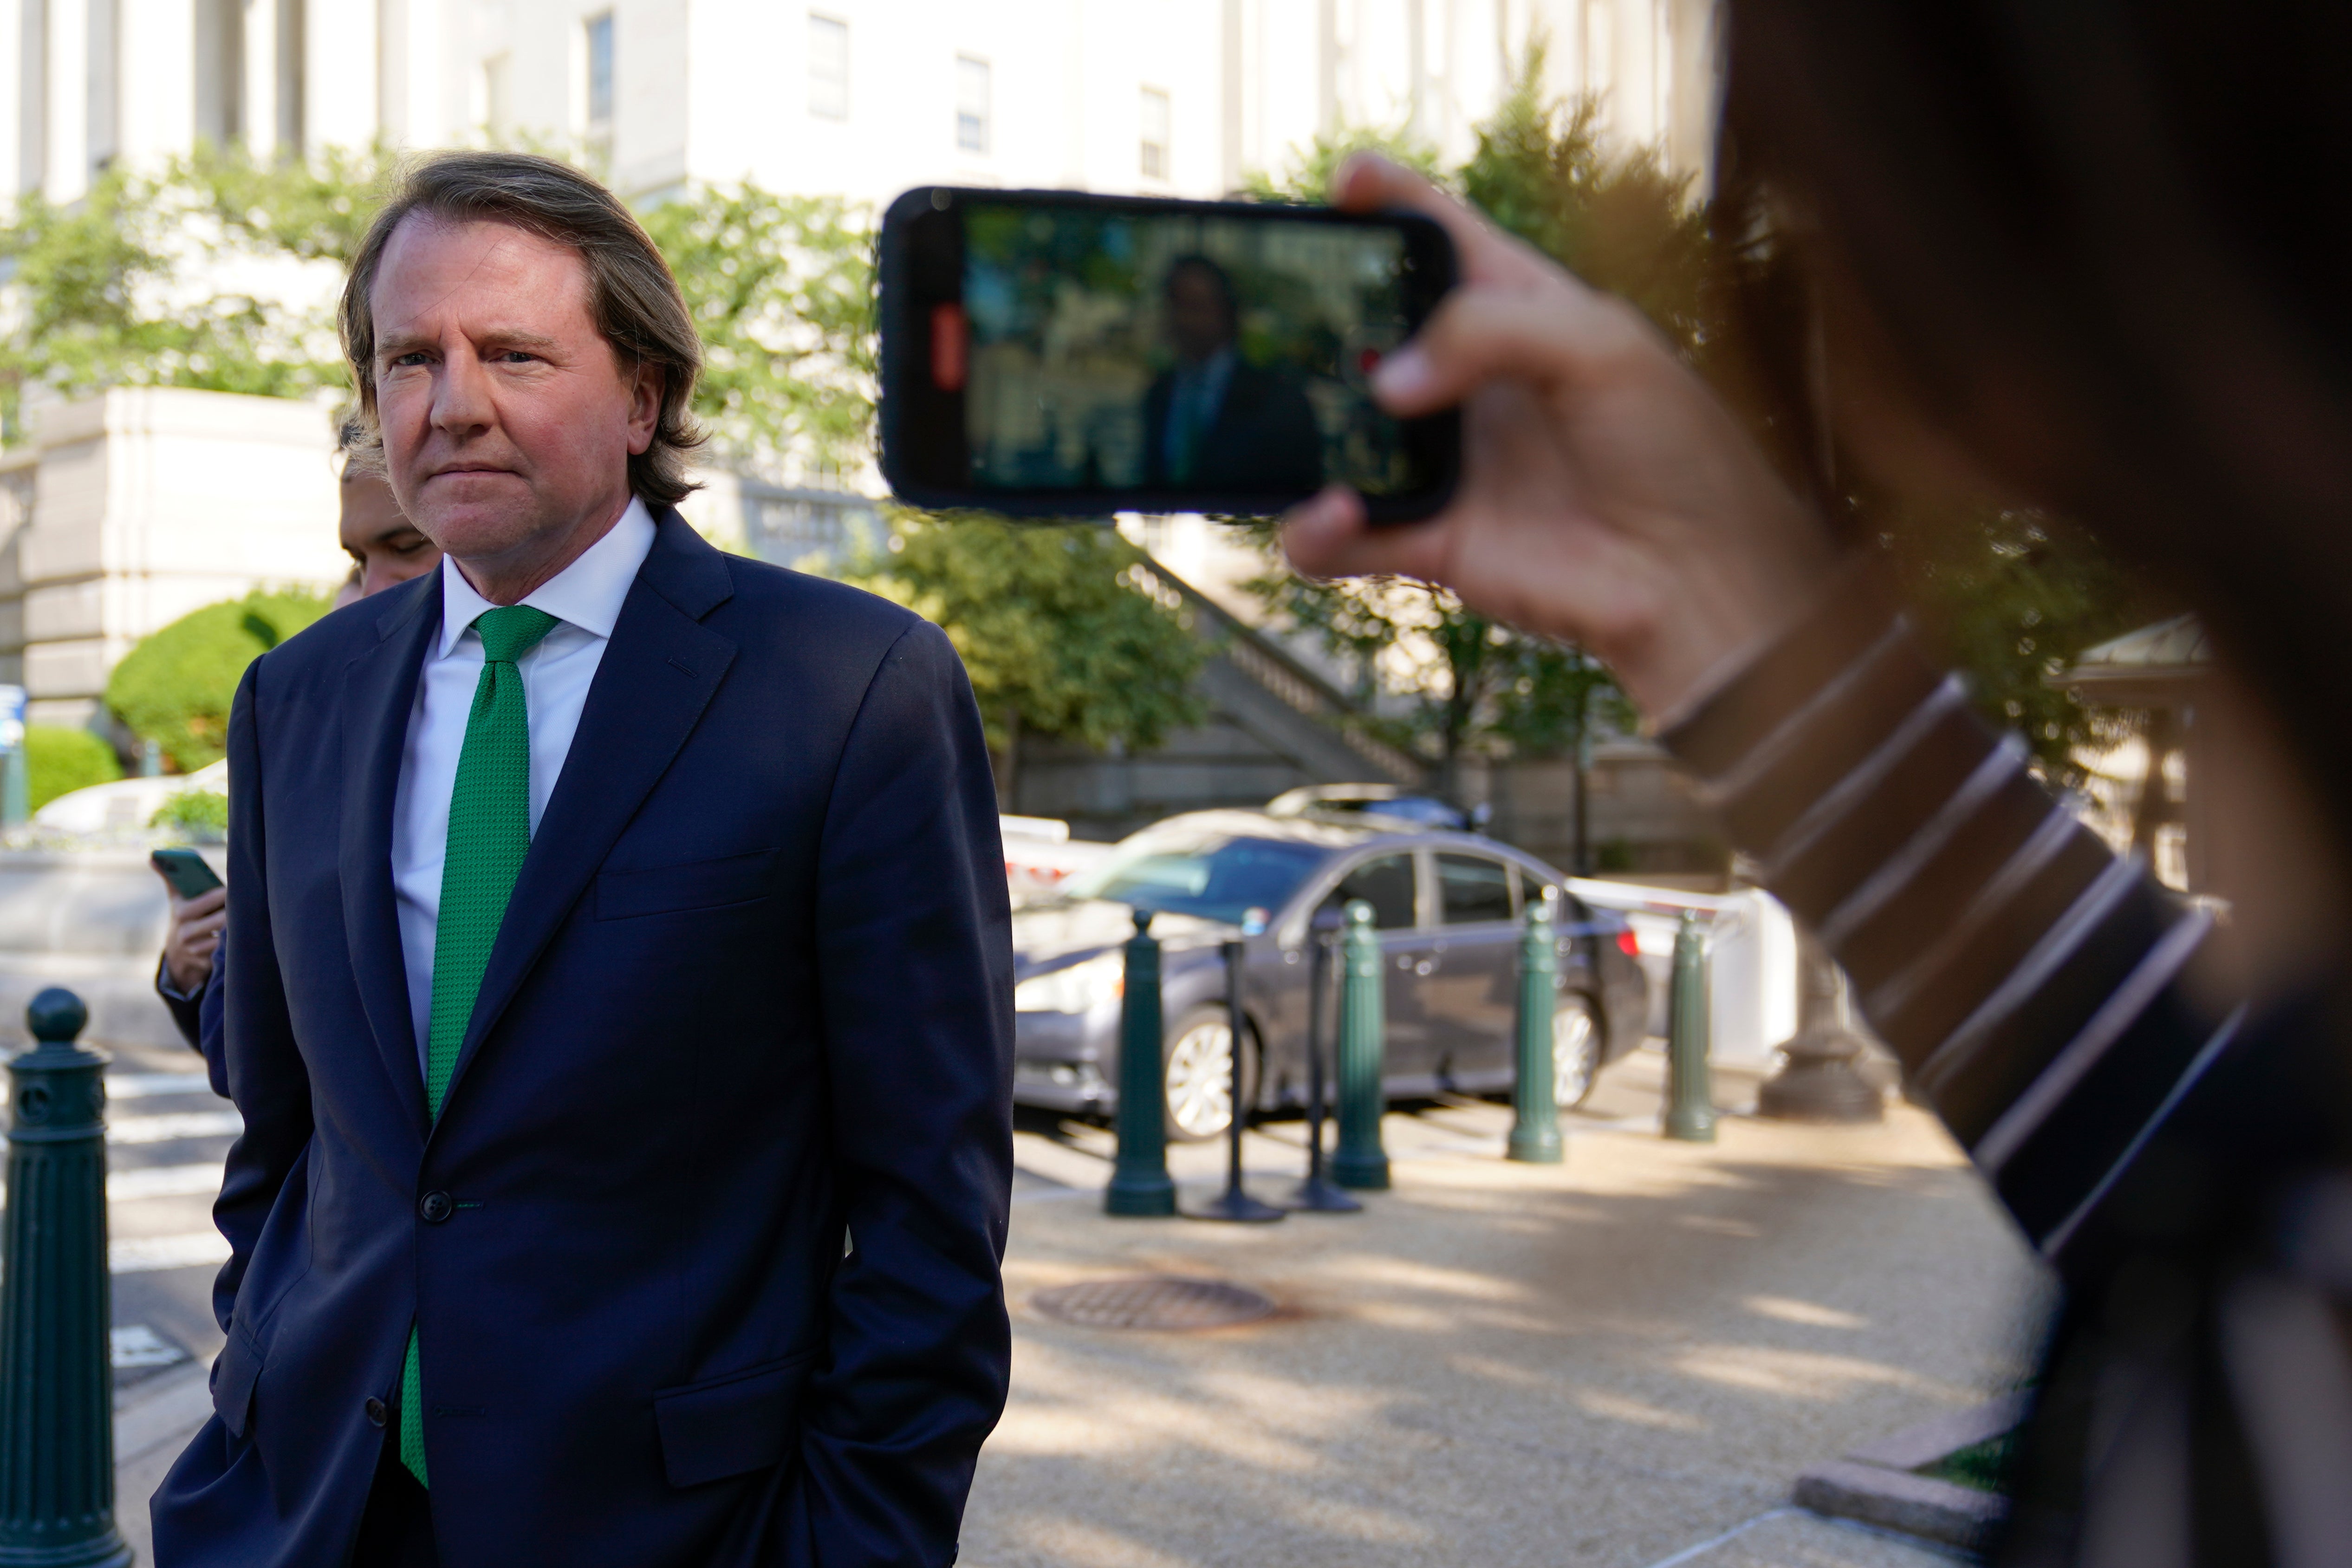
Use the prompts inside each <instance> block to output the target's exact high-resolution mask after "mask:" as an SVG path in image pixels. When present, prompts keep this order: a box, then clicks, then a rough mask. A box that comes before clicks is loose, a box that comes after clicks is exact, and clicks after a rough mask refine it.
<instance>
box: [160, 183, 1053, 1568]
mask: <svg viewBox="0 0 2352 1568" xmlns="http://www.w3.org/2000/svg"><path fill="white" fill-rule="evenodd" d="M340 320H341V329H342V339H343V345H344V350H345V353H346V357H347V359H348V361H349V363H350V365H351V369H352V375H353V377H354V380H355V382H356V384H357V385H358V388H359V391H360V400H361V405H362V413H363V416H364V417H366V418H367V419H368V420H369V422H370V423H371V425H372V426H373V430H374V432H375V433H376V434H377V436H378V437H379V438H380V441H381V453H382V456H381V462H382V465H383V469H384V471H385V473H386V475H387V477H388V478H389V479H390V481H391V484H392V489H393V492H394V495H395V496H397V497H398V499H399V501H400V510H401V511H402V513H403V514H404V515H405V516H406V517H407V518H408V519H409V520H410V521H412V522H414V523H415V525H416V528H417V530H418V531H420V532H421V533H423V534H424V535H425V537H427V538H429V539H431V540H433V541H434V542H436V544H438V545H439V546H440V547H441V549H442V550H443V551H444V552H446V553H445V555H444V557H443V560H442V562H441V564H440V567H439V569H438V570H436V572H434V573H432V574H429V575H427V576H425V577H422V578H419V579H417V580H415V581H413V582H410V583H407V584H403V585H401V586H399V587H396V588H394V589H391V590H389V591H387V592H385V593H383V594H381V595H377V596H376V597H374V598H373V599H370V600H367V601H366V602H364V603H362V604H360V605H353V606H352V608H350V609H348V610H346V611H343V612H341V613H340V614H337V615H333V616H327V617H326V618H324V619H323V620H321V621H320V622H318V623H317V624H316V625H314V626H310V627H309V628H308V629H306V630H304V631H303V632H301V633H300V634H299V635H298V636H296V637H289V638H288V639H287V640H286V641H285V642H284V643H282V644H280V645H279V646H278V647H275V648H273V649H271V650H270V651H269V652H268V653H266V654H264V655H262V656H261V658H258V659H257V660H256V661H255V662H254V663H253V664H252V665H251V666H250V667H249V668H247V671H246V675H245V679H244V683H243V685H242V687H241V688H240V689H239V691H238V693H237V698H236V706H235V708H234V710H233V712H232V715H231V719H230V723H229V747H228V754H229V769H230V777H231V787H230V790H229V808H230V831H229V837H228V856H229V881H230V885H231V886H232V887H233V888H234V889H235V890H236V898H235V899H234V900H231V902H230V905H229V938H228V941H227V943H226V949H225V954H226V963H225V966H224V967H225V974H224V977H223V984H224V986H225V987H226V1015H225V1027H224V1032H223V1041H224V1047H225V1050H226V1061H227V1065H228V1078H229V1086H230V1089H231V1091H232V1094H233V1097H234V1099H235V1100H236V1106H237V1109H238V1110H239V1111H240V1112H242V1113H243V1116H244V1119H245V1131H244V1135H243V1136H242V1137H241V1138H240V1139H239V1140H238V1142H237V1143H236V1147H235V1149H234V1150H233V1151H232V1152H231V1153H230V1155H229V1158H228V1162H227V1168H226V1176H225V1179H224V1183H223V1186H222V1191H221V1196H220V1200H219V1202H218V1203H217V1204H216V1205H215V1208H214V1216H215V1220H216V1221H217V1223H218V1224H219V1226H220V1228H221V1230H222V1232H223V1234H224V1235H226V1237H227V1238H228V1241H229V1246H230V1249H231V1256H230V1259H229V1262H228V1263H227V1265H226V1267H225V1268H224V1269H223V1270H222V1273H221V1276H220V1279H219V1281H218V1283H217V1285H216V1286H215V1308H216V1311H217V1313H218V1316H219V1319H220V1322H221V1326H222V1329H223V1331H225V1333H226V1340H227V1342H226V1346H225V1348H224V1349H223V1351H222V1352H221V1355H220V1358H219V1360H218V1361H217V1362H216V1363H215V1367H214V1373H213V1384H212V1394H213V1406H214V1415H213V1418H212V1419H211V1420H210V1421H209V1422H207V1424H206V1425H205V1426H204V1427H203V1429H202V1430H200V1431H199V1432H198V1433H197V1434H196V1436H195V1437H194V1441H193V1442H192V1443H191V1444H190V1446H189V1447H188V1449H187V1451H186V1452H185V1453H184V1454H183V1455H182V1456H181V1457H180V1458H179V1460H178V1462H177V1463H176V1464H175V1465H174V1467H173V1470H172V1472H171V1474H170V1475H169V1476H168V1477H167V1478H166V1479H165V1480H164V1482H163V1486H162V1488H161V1489H159V1490H158V1491H157V1493H156V1496H155V1500H154V1504H153V1510H152V1516H153V1519H154V1531H155V1537H154V1538H155V1546H156V1560H157V1562H158V1563H159V1564H161V1565H162V1568H210V1565H215V1564H217V1565H220V1568H230V1565H235V1568H314V1565H319V1564H341V1563H352V1564H360V1565H373V1564H426V1563H447V1564H450V1565H451V1568H508V1565H510V1564H516V1563H562V1564H565V1565H566V1568H751V1565H753V1564H760V1565H769V1564H814V1563H825V1564H827V1565H828V1568H832V1565H856V1564H875V1565H879V1564H884V1563H891V1564H898V1563H940V1564H944V1563H948V1562H950V1561H951V1560H952V1559H953V1557H954V1555H955V1550H956V1538H957V1534H958V1531H959V1528H960V1524H961V1516H962V1510H963V1501H964V1496H965V1493H966V1491H967V1489H969V1487H970V1485H971V1475H972V1468H973V1465H974V1462H975V1460H976V1458H977V1456H978V1453H979V1449H980V1445H981V1442H982V1438H984V1437H985V1436H987V1434H988V1432H989V1430H990V1429H991V1427H992V1426H993V1425H994V1423H995V1421H996V1418H997V1415H998V1414H999V1413H1000V1411H1001V1410H1002V1409H1003V1401H1004V1394H1005V1380H1006V1375H1007V1363H1008V1361H1009V1358H1010V1352H1011V1345H1010V1331H1009V1326H1008V1323H1007V1320H1006V1314H1005V1307H1004V1296H1003V1282H1002V1279H1001V1278H1000V1272H999V1269H1000V1262H1001V1258H1002V1256H1003V1242H1004V1227H1005V1218H1006V1213H1007V1205H1008V1202H1009V1198H1010V1188H1011V1174H1012V1172H1011V1163H1012V1106H1011V1088H1012V1047H1011V1035H1012V1023H1013V1018H1012V946H1011V936H1010V930H1011V916H1010V911H1009V910H1008V908H1007V899H1006V888H1005V881H1004V874H1003V847H1002V846H1001V845H1000V844H999V842H998V833H997V820H996V802H995V794H994V788H993V785H992V781H991V775H990V772H989V762H988V752H987V747H986V744H985V742H984V741H983V739H982V731H981V723H980V714H979V710H978V709H977V707H976V706H975V704H974V702H973V700H972V696H971V686H970V684H969V682H968V681H967V680H966V679H965V678H964V674H963V669H962V667H961V664H960V662H959V661H958V660H957V658H956V656H955V653H954V651H953V649H952V648H951V647H950V645H949V643H948V640H947V637H946V636H945V634H944V633H942V632H940V629H939V628H938V627H937V626H932V625H931V624H929V622H926V621H924V620H922V619H920V618H919V617H918V616H914V615H912V614H910V613H908V611H905V610H903V609H900V608H898V606H896V605H890V604H888V603H887V602H886V601H884V600H881V599H878V598H876V597H874V596H873V595H867V594H863V593H860V592H858V591H856V590H855V589H852V588H848V587H846V586H844V585H842V584H835V583H830V582H826V581H824V580H823V579H819V578H814V577H807V576H803V575H801V574H796V573H793V572H787V571H784V570H782V569H781V568H778V567H774V566H770V565H766V564H764V563H758V562H753V561H749V560H746V559H743V558H741V557H739V556H729V555H724V554H721V553H720V552H719V551H718V550H716V549H714V548H713V547H712V546H710V545H709V544H708V543H707V542H704V541H703V539H702V538H701V536H700V535H698V534H697V533H696V532H695V531H694V530H693V529H692V528H691V527H689V526H688V524H687V522H686V521H685V520H684V519H683V518H681V517H680V516H679V515H678V512H677V507H676V504H675V503H676V502H677V501H678V500H681V499H683V498H684V497H685V496H686V495H687V494H688V492H689V491H690V490H691V489H692V488H693V487H692V484H691V481H690V480H689V479H688V475H687V469H686V459H687V458H688V454H689V453H690V452H691V450H692V449H693V448H694V447H695V446H697V445H698V443H699V441H700V436H699V433H698V431H697V430H696V428H695V426H694V425H693V422H692V419H691V416H689V414H688V408H689V406H690V403H691V398H692V395H693V392H694V384H695V379H696V375H697V374H698V370H699V368H700V361H701V347H700V343H699V342H698V339H697V337H696V335H695V331H694V325H693V321H692V318H691V316H690V315H689V314H688V309H687V306H686V303H685V301H684V300H683V299H682V298H681V297H680V295H679V292H678V289H677V280H676V279H674V278H672V277H671V275H670V272H669V269H668V268H667V265H666V264H665V263H664V261H663V260H662V258H661V253H660V252H659V251H658V250H657V249H656V248H655V247H654V244H653V242H652V240H651V239H650V238H648V237H646V233H645V230H644V229H643V228H642V227H641V226H639V225H638V223H637V221H636V219H635V217H634V216H631V214H630V212H629V209H628V208H627V207H626V206H625V205H623V204H622V203H621V202H620V201H619V200H618V199H617V198H616V197H614V195H613V194H612V193H611V192H610V191H608V190H606V189H605V188H604V186H603V185H601V184H597V183H596V182H595V181H593V179H591V178H589V177H588V176H587V175H584V174H581V173H580V172H579V171H577V170H575V169H572V168H571V167H569V166H568V165H565V164H562V163H555V162H553V161H551V160H549V159H544V158H536V157H530V156H526V155H523V154H520V153H488V152H485V153H438V154H435V155H431V156H428V157H425V158H423V159H421V160H419V161H418V162H416V163H414V164H412V165H410V166H409V167H408V168H407V170H406V171H405V172H404V175H403V177H402V178H401V180H400V182H399V184H398V188H397V189H395V190H394V192H393V193H392V194H391V197H390V200H389V201H388V202H387V203H386V205H384V206H383V208H382V209H381V211H380V212H379V213H378V215H377V216H376V217H375V218H374V219H373V222H372V223H371V225H370V226H369V229H368V232H367V234H366V236H365V237H364V238H363V239H362V243H361V245H360V247H358V250H357V253H356V255H355V257H354V258H353V260H352V268H351V275H350V278H349V279H348V280H347V282H346V284H345V289H344V293H343V298H342V302H341V313H340ZM371 456H372V455H371Z"/></svg>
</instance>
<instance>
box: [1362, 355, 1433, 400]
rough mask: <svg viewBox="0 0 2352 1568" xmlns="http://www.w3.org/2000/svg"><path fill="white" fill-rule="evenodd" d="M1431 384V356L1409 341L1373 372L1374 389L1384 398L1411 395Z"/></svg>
mask: <svg viewBox="0 0 2352 1568" xmlns="http://www.w3.org/2000/svg"><path fill="white" fill-rule="evenodd" d="M1427 384H1429V356H1428V355H1427V354H1425V353H1422V352H1421V351H1420V350H1419V349H1417V348H1415V347H1413V346H1412V344H1410V343H1408V344H1406V345H1405V346H1404V347H1403V348H1401V349H1399V350H1397V351H1396V352H1395V353H1392V354H1391V355H1389V356H1388V358H1386V359H1384V360H1382V361H1381V365H1380V368H1379V369H1378V370H1376V371H1374V372H1372V391H1373V392H1374V393H1376V394H1377V395H1379V396H1381V398H1383V399H1388V398H1396V397H1411V396H1412V395H1413V394H1414V393H1416V392H1419V391H1420V390H1421V389H1422V388H1423V387H1424V386H1426V385H1427Z"/></svg>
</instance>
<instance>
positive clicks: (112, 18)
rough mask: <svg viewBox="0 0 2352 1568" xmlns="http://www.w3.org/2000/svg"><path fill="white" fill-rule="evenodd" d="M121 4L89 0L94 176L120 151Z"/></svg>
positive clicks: (88, 130) (89, 135) (87, 130)
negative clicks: (118, 41) (118, 38)
mask: <svg viewBox="0 0 2352 1568" xmlns="http://www.w3.org/2000/svg"><path fill="white" fill-rule="evenodd" d="M117 4H118V0H89V99H88V102H89V120H88V121H87V123H86V125H85V127H84V134H85V137H86V141H85V143H84V144H85V145H86V146H87V147H88V149H89V174H90V177H91V178H92V179H96V178H97V177H98V176H99V175H100V174H104V173H106V171H107V169H108V167H109V166H110V165H111V164H112V163H113V162H114V155H115V153H116V152H117V151H119V148H118V146H117V137H116V130H117V125H118V121H119V115H118V113H117V105H116V102H115V87H116V84H117V82H118V81H119V80H120V79H121V59H122V57H121V50H119V49H118V48H117V47H115V27H116V24H117V23H118V22H120V21H121V16H119V15H118V13H117V9H116V7H117Z"/></svg>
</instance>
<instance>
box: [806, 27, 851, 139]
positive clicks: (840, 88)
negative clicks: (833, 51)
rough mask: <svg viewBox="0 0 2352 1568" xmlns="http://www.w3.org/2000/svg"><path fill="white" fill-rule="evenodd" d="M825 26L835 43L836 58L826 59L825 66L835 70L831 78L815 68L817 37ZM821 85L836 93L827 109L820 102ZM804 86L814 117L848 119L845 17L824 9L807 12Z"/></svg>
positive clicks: (846, 31)
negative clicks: (837, 53)
mask: <svg viewBox="0 0 2352 1568" xmlns="http://www.w3.org/2000/svg"><path fill="white" fill-rule="evenodd" d="M828 28H830V29H833V33H832V37H834V38H835V40H837V42H838V44H839V56H838V58H836V59H832V60H828V61H827V62H826V64H827V65H828V66H829V67H832V68H836V69H837V71H838V75H837V76H835V77H827V76H824V75H820V74H819V72H818V69H817V66H818V60H819V54H818V50H817V38H818V37H819V35H820V34H823V33H824V31H825V30H826V29H828ZM821 87H823V88H829V89H831V90H833V91H834V92H835V93H837V94H838V95H839V98H838V100H837V101H838V104H839V107H838V108H834V109H827V108H824V107H822V106H821V105H820V102H819V89H820V88H821ZM807 89H808V111H809V113H810V114H811V115H812V116H814V118H816V119H818V120H846V119H848V118H849V21H848V19H847V18H846V17H843V16H832V15H830V14H828V13H826V12H824V11H811V12H810V13H809V14H808V83H807Z"/></svg>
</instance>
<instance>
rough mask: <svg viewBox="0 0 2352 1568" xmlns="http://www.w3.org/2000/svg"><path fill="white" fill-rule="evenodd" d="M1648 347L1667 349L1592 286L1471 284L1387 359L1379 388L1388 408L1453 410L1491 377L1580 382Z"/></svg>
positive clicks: (1410, 412)
mask: <svg viewBox="0 0 2352 1568" xmlns="http://www.w3.org/2000/svg"><path fill="white" fill-rule="evenodd" d="M1645 348H1647V349H1651V350H1653V351H1654V352H1656V353H1665V352H1666V351H1665V349H1664V345H1663V344H1659V343H1656V342H1654V340H1653V339H1651V338H1649V337H1648V336H1647V335H1646V334H1645V332H1644V331H1643V329H1642V328H1641V327H1640V326H1639V325H1638V324H1637V323H1636V322H1634V321H1633V320H1631V319H1630V318H1629V316H1628V314H1627V313H1626V312H1625V311H1624V310H1622V309H1621V308H1619V307H1617V306H1616V305H1614V304H1613V303H1612V302H1611V301H1609V300H1606V299H1604V298H1602V297H1601V296H1600V295H1597V294H1594V293H1591V291H1590V290H1587V289H1581V288H1578V287H1575V286H1573V285H1571V286H1570V287H1568V288H1565V289H1546V290H1544V291H1543V292H1542V293H1540V294H1515V293H1509V292H1506V291H1503V290H1500V289H1465V290H1463V291H1461V292H1459V293H1456V294H1454V295H1451V296H1449V297H1448V298H1447V299H1446V300H1445V302H1444V303H1443V304H1441V305H1440V306H1438V308H1437V309H1436V310H1433V311H1432V312H1431V313H1430V318H1429V320H1428V321H1425V322H1423V324H1422V328H1421V331H1418V332H1416V333H1414V334H1413V337H1412V342H1408V343H1406V344H1405V345H1404V346H1403V347H1402V348H1401V349H1399V350H1397V351H1396V352H1395V353H1391V354H1390V355H1389V356H1388V357H1387V358H1386V359H1384V360H1382V361H1381V365H1380V368H1379V369H1378V370H1376V371H1374V372H1373V373H1372V393H1373V395H1374V396H1375V397H1377V398H1378V399H1379V401H1380V405H1381V407H1383V408H1385V409H1387V410H1388V411H1389V412H1390V413H1391V414H1394V415H1396V416H1399V417H1401V418H1411V417H1412V416H1414V415H1419V414H1427V413H1430V412H1432V411H1433V410H1435V409H1440V408H1449V407H1452V406H1453V405H1454V404H1457V403H1459V402H1461V401H1462V400H1463V399H1464V398H1465V397H1466V396H1468V395H1470V394H1471V393H1472V392H1475V391H1476V390H1477V389H1478V388H1479V387H1480V386H1482V385H1484V384H1486V383H1487V382H1490V381H1495V380H1498V379H1505V378H1510V379H1517V380H1524V381H1530V382H1534V383H1536V384H1539V385H1541V384H1560V383H1564V382H1572V381H1575V380H1579V379H1580V378H1582V377H1585V376H1587V375H1591V374H1595V373H1597V372H1600V371H1601V370H1602V369H1604V367H1609V366H1612V365H1616V364H1619V363H1622V360H1623V358H1624V356H1625V355H1627V354H1629V353H1639V352H1642V351H1643V350H1644V349H1645Z"/></svg>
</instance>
